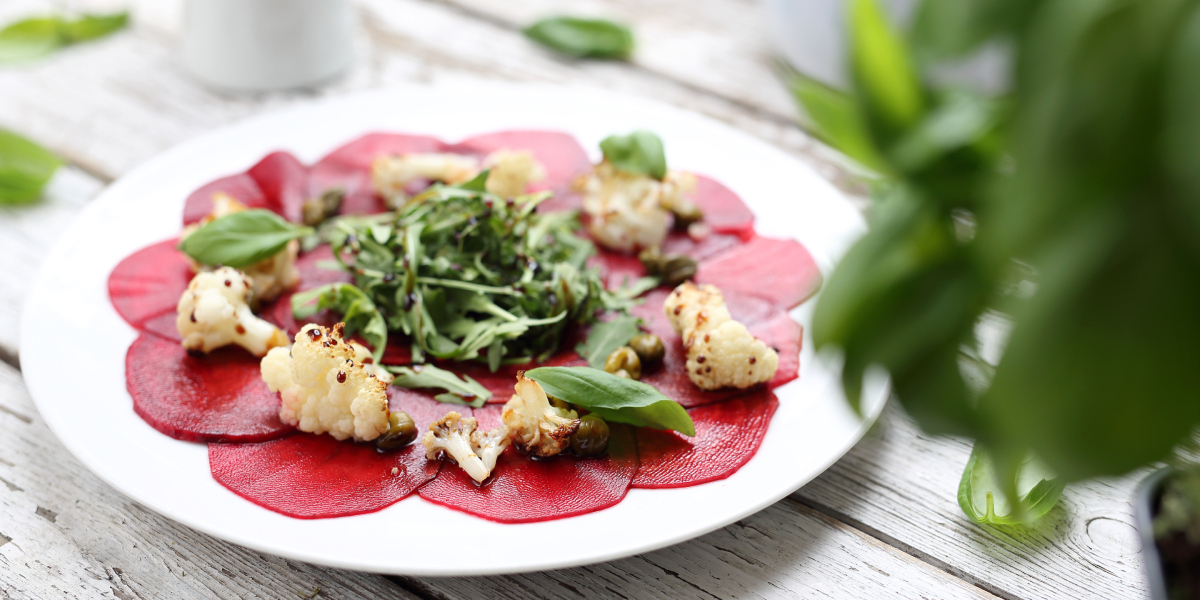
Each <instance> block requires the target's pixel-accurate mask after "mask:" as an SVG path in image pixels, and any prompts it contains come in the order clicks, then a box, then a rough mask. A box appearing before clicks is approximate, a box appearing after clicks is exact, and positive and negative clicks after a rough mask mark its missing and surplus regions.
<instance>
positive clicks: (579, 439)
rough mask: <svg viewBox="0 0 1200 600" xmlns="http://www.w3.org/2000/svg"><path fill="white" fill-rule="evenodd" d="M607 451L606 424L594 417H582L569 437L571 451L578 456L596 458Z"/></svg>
mask: <svg viewBox="0 0 1200 600" xmlns="http://www.w3.org/2000/svg"><path fill="white" fill-rule="evenodd" d="M607 449H608V423H605V422H604V419H601V418H600V417H598V416H596V415H584V416H583V418H582V419H580V420H579V429H577V430H575V434H574V435H572V436H571V450H572V451H574V452H575V454H577V455H579V456H596V455H598V454H603V453H604V451H605V450H607Z"/></svg>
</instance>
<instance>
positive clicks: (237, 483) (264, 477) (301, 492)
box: [208, 389, 445, 519]
mask: <svg viewBox="0 0 1200 600" xmlns="http://www.w3.org/2000/svg"><path fill="white" fill-rule="evenodd" d="M388 395H389V400H390V404H391V407H392V409H393V410H403V411H404V412H406V413H408V415H409V416H410V417H412V418H413V421H415V422H416V425H417V429H418V430H419V431H425V430H426V429H428V427H429V423H430V422H431V421H432V420H433V419H435V418H441V416H442V415H443V414H445V413H444V412H439V411H441V407H444V406H445V405H444V404H440V403H438V402H436V401H434V400H432V399H430V398H427V397H425V396H422V395H421V394H415V393H410V392H406V391H405V390H399V393H393V392H392V390H390V389H389V393H388ZM432 415H436V416H432ZM208 464H209V467H210V468H211V469H212V475H213V479H216V480H217V482H219V483H220V484H221V485H223V486H225V487H227V488H229V489H230V490H231V491H232V492H233V493H235V494H237V495H239V496H241V497H243V498H245V499H247V500H249V501H251V502H253V503H255V504H257V505H259V506H261V507H263V508H266V509H268V510H273V511H275V512H277V513H280V514H284V515H287V516H289V517H295V518H297V519H327V518H332V517H345V516H350V515H358V514H363V513H369V512H375V511H377V510H380V509H382V508H385V507H388V506H391V505H392V504H395V503H396V502H399V501H400V500H402V499H404V497H405V496H408V495H409V494H411V493H412V492H413V490H415V489H417V488H418V487H420V486H422V485H424V484H425V483H426V482H428V481H430V480H432V479H433V478H434V477H435V476H436V475H437V472H438V468H439V467H440V466H441V464H440V462H439V461H428V460H426V459H425V449H424V448H422V447H421V444H420V443H414V444H413V445H411V446H408V447H406V448H404V449H402V450H399V451H396V452H389V453H386V454H380V453H379V452H377V451H376V450H375V445H374V444H370V443H365V444H356V443H354V442H351V441H349V440H346V441H341V442H339V441H337V440H335V439H333V437H331V436H328V435H313V434H310V433H301V434H297V435H292V436H288V437H286V438H283V439H281V440H275V441H271V442H267V443H264V444H210V445H209V447H208Z"/></svg>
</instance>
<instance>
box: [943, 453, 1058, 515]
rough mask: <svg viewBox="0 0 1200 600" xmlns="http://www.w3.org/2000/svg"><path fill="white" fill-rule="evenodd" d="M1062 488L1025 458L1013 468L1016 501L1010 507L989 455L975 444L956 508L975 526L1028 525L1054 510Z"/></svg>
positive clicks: (1034, 461)
mask: <svg viewBox="0 0 1200 600" xmlns="http://www.w3.org/2000/svg"><path fill="white" fill-rule="evenodd" d="M1065 485H1066V484H1065V483H1064V482H1062V481H1060V480H1059V479H1058V478H1057V477H1055V476H1054V474H1053V473H1051V472H1050V470H1049V469H1048V468H1046V466H1045V465H1043V464H1042V463H1041V461H1039V460H1037V459H1036V458H1033V457H1032V456H1028V457H1026V458H1025V460H1024V461H1022V462H1021V464H1020V465H1018V467H1017V480H1016V482H1015V489H1016V497H1017V502H1016V504H1013V503H1011V502H1009V500H1008V498H1009V494H1007V493H1005V492H1004V489H1003V488H1004V487H1006V486H1005V485H1004V484H1002V483H1001V482H1000V481H999V480H998V474H997V472H996V469H995V468H994V465H993V464H992V458H991V455H990V454H989V453H988V452H987V451H986V450H984V449H983V448H981V447H980V446H979V444H976V445H975V447H974V448H973V449H972V450H971V457H970V458H969V459H967V466H966V468H965V469H963V475H962V481H961V482H960V483H959V484H958V505H959V506H960V507H962V510H963V512H964V513H966V515H967V518H969V519H971V520H972V521H974V522H976V523H988V524H991V525H1016V524H1022V523H1028V522H1030V521H1033V520H1035V519H1037V518H1039V517H1041V516H1042V515H1045V514H1046V513H1047V512H1049V511H1050V509H1051V508H1054V504H1055V503H1056V502H1058V497H1059V495H1061V494H1062V491H1063V487H1064V486H1065Z"/></svg>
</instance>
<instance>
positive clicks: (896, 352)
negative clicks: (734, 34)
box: [792, 0, 1200, 520]
mask: <svg viewBox="0 0 1200 600" xmlns="http://www.w3.org/2000/svg"><path fill="white" fill-rule="evenodd" d="M849 8H850V10H849V17H850V18H849V22H850V29H851V36H850V39H851V42H850V50H851V52H850V55H851V57H852V58H851V61H850V71H851V75H852V77H851V81H852V86H851V87H852V89H851V90H850V91H849V92H841V91H838V90H833V89H830V88H827V87H824V86H821V85H820V84H817V83H815V82H812V81H809V80H805V79H803V78H796V79H794V80H793V82H792V89H793V91H794V93H795V96H796V98H797V100H798V101H799V103H800V104H801V106H802V107H803V109H804V111H805V113H806V115H807V117H808V118H809V119H810V121H811V124H812V126H813V128H814V130H815V131H816V133H817V134H818V135H819V136H821V137H822V138H824V139H825V140H826V141H827V142H829V143H830V144H831V145H833V146H835V147H837V148H839V149H841V150H842V151H844V152H845V153H846V154H848V155H850V156H851V157H853V158H855V159H858V160H859V161H861V162H862V163H863V164H864V165H865V166H867V167H870V168H872V169H874V170H876V171H877V172H878V173H880V175H881V177H880V178H879V179H878V180H876V181H875V182H873V184H872V185H873V197H874V207H873V211H872V213H873V214H872V223H871V230H870V232H869V233H868V234H867V235H866V236H865V237H864V238H862V239H861V240H860V241H859V242H858V243H857V244H856V245H855V246H854V247H853V248H852V249H851V250H850V251H849V252H848V253H847V254H846V256H845V257H844V259H843V261H842V263H841V264H840V265H839V267H838V268H837V270H836V271H835V272H834V273H833V275H832V276H831V277H830V279H829V281H828V283H827V285H826V287H825V290H824V292H823V295H822V297H821V300H820V302H819V303H818V305H817V307H816V314H815V317H814V325H813V337H814V340H815V342H816V344H817V346H818V347H819V348H830V349H839V350H840V351H841V352H842V353H843V355H844V357H845V363H844V370H843V380H844V383H845V387H846V390H847V393H848V396H849V397H850V399H851V401H852V402H854V403H855V404H857V401H858V394H859V391H860V387H861V381H862V376H863V373H864V371H865V370H866V369H867V368H868V367H869V366H871V365H876V364H877V365H882V366H883V367H885V368H887V369H888V371H889V372H890V373H891V376H892V385H893V388H894V391H895V394H896V397H897V398H898V399H899V400H900V402H901V403H902V404H903V405H904V407H905V409H906V410H907V411H908V412H909V414H911V415H912V416H913V417H914V418H915V419H916V420H917V421H918V423H919V424H920V425H921V426H922V428H924V429H925V430H926V431H928V432H930V433H934V434H954V435H962V436H968V437H971V438H974V439H976V440H977V442H978V443H979V444H981V445H982V447H986V448H987V451H986V456H988V457H990V460H989V461H988V462H989V464H988V465H986V466H987V468H988V469H989V470H992V471H994V473H995V474H996V477H995V480H996V481H998V482H999V484H998V485H999V488H998V491H999V492H1001V493H1003V495H1004V497H1005V498H1007V499H1014V498H1015V499H1017V501H1015V502H1012V503H1011V504H1012V507H1013V512H1012V513H1011V515H1010V516H1011V517H1012V520H1023V519H1029V518H1033V517H1035V516H1037V515H1038V514H1041V513H1044V512H1045V511H1044V510H1042V509H1043V508H1045V509H1047V510H1048V508H1049V507H1048V506H1047V505H1046V502H1047V501H1049V503H1050V504H1051V505H1052V504H1053V501H1052V498H1056V497H1057V492H1055V493H1053V494H1049V493H1047V494H1044V495H1043V496H1040V497H1039V498H1040V499H1035V500H1038V501H1037V503H1033V502H1029V501H1026V500H1027V499H1028V498H1029V496H1030V490H1029V489H1021V488H1022V485H1021V483H1020V480H1021V473H1022V471H1023V469H1025V467H1024V465H1026V463H1027V460H1028V457H1029V456H1030V455H1036V456H1037V457H1039V458H1040V459H1041V460H1042V461H1044V463H1045V464H1046V465H1047V466H1048V467H1049V468H1050V469H1052V470H1053V472H1055V473H1057V474H1058V475H1059V477H1060V478H1059V479H1053V478H1048V479H1047V480H1046V484H1047V486H1051V485H1053V486H1055V487H1057V489H1061V487H1060V486H1061V484H1062V483H1063V482H1067V481H1074V480H1080V479H1085V478H1090V477H1095V476H1101V475H1115V474H1120V473H1125V472H1128V471H1130V470H1131V469H1134V468H1136V467H1138V466H1141V465H1144V464H1146V463H1149V462H1153V461H1157V460H1161V459H1163V458H1164V457H1166V456H1168V454H1169V453H1170V451H1171V449H1172V447H1173V446H1175V445H1176V444H1177V443H1178V442H1179V441H1180V440H1182V439H1184V438H1186V437H1187V436H1188V435H1189V434H1190V433H1191V432H1192V431H1193V429H1194V428H1195V426H1196V425H1197V423H1200V401H1197V391H1196V384H1195V382H1194V377H1193V373H1192V372H1191V369H1193V368H1195V367H1196V365H1200V343H1197V339H1200V1H1197V0H1090V1H1086V2H1084V1H1079V0H924V2H923V4H922V5H921V7H920V8H919V10H918V13H917V17H916V19H915V23H914V25H913V27H912V30H911V32H910V34H909V35H907V36H905V35H902V34H901V33H899V32H898V31H896V30H895V29H893V28H892V26H891V25H890V23H889V21H888V20H887V19H886V17H885V15H884V14H883V13H882V11H881V10H880V9H879V7H878V6H877V4H876V2H875V0H851V1H850V4H849ZM985 43H992V44H1002V45H1006V46H1007V47H1008V48H1010V49H1011V50H1012V52H1013V56H1014V60H1013V63H1012V69H1011V71H1012V72H1011V80H1012V91H1011V92H1009V93H1008V94H1007V95H1006V96H1004V97H1001V98H988V97H984V96H981V95H978V94H974V93H972V92H970V91H966V90H963V89H954V88H951V87H947V86H936V85H933V84H931V83H929V81H930V78H929V76H928V74H929V72H930V70H931V68H932V67H933V66H935V65H937V64H939V63H940V62H941V61H945V60H948V59H953V58H956V57H961V56H963V55H965V54H967V53H969V52H971V51H974V50H976V49H978V48H980V47H981V46H982V45H983V44H985ZM997 319H999V320H1002V321H1005V322H1007V323H1009V324H1010V325H1011V335H1009V336H1008V337H1007V340H1006V343H1005V344H1003V345H1004V347H1003V353H1002V356H1001V358H1000V360H999V362H998V364H995V365H992V364H988V363H987V362H985V361H983V360H982V359H981V358H979V357H980V356H981V355H982V348H981V347H980V344H979V341H978V337H979V336H978V335H977V332H978V330H979V329H980V328H981V323H984V322H989V321H991V322H994V321H996V320H997ZM976 465H977V460H976V458H975V456H974V455H973V458H972V460H971V464H970V465H968V473H964V481H966V479H968V478H969V477H968V476H969V475H970V471H971V469H973V468H975V466H976ZM1047 477H1048V476H1047ZM1042 491H1043V492H1046V491H1052V490H1047V489H1044V490H1042ZM1022 492H1025V493H1024V494H1023V493H1022ZM971 497H972V498H973V497H974V496H971ZM968 504H970V505H971V508H970V509H969V508H968ZM977 505H978V503H977V502H975V501H971V502H969V503H966V504H964V511H965V512H967V514H968V515H969V516H971V515H972V510H974V511H975V512H976V513H977V514H986V512H987V511H986V509H985V510H983V511H982V513H980V511H979V510H978V506H977Z"/></svg>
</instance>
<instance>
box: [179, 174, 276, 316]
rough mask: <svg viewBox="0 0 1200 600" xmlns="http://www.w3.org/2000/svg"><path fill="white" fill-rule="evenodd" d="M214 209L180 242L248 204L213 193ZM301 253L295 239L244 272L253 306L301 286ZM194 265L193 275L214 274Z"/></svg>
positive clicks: (209, 268)
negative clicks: (298, 268)
mask: <svg viewBox="0 0 1200 600" xmlns="http://www.w3.org/2000/svg"><path fill="white" fill-rule="evenodd" d="M212 201H213V210H212V212H211V213H209V214H208V216H207V217H204V218H203V219H201V220H200V222H199V223H193V224H191V225H188V226H187V227H184V228H183V232H182V233H181V234H180V235H179V239H180V240H183V239H186V238H187V236H189V235H192V234H193V233H195V232H196V230H197V229H200V227H201V226H203V225H207V224H208V223H210V222H212V221H214V220H216V219H219V218H221V217H224V216H226V215H231V214H233V213H239V212H242V211H244V210H248V209H247V207H246V205H245V204H242V203H241V202H238V200H237V198H234V197H233V196H230V195H229V194H226V193H224V192H217V193H215V194H213V198H212ZM299 254H300V240H292V241H290V242H288V245H287V246H286V247H285V248H284V249H283V250H280V251H279V252H278V253H277V254H275V255H274V256H271V257H269V258H265V259H263V260H261V261H259V262H257V263H254V264H253V265H250V266H249V267H246V268H245V269H244V272H245V273H246V275H249V276H250V281H251V287H250V289H251V290H252V291H253V295H251V297H250V303H251V304H255V303H258V302H270V301H271V300H274V299H276V298H278V297H279V295H280V294H282V293H284V292H285V291H287V290H290V289H292V288H293V287H296V284H297V283H300V271H299V270H297V269H296V256H297V255H299ZM188 261H189V262H190V263H191V265H192V272H193V273H202V272H204V271H212V270H213V269H215V268H216V267H212V266H209V265H206V264H203V263H201V262H199V261H197V260H195V259H193V258H190V257H189V258H188Z"/></svg>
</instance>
